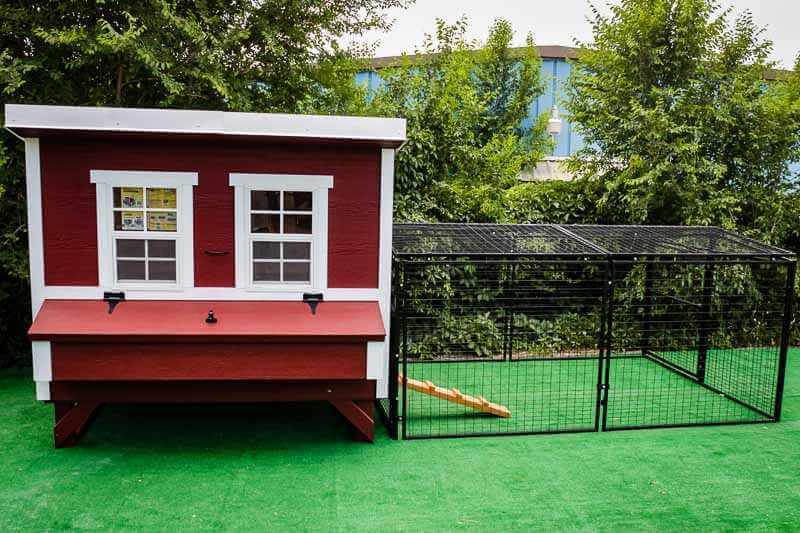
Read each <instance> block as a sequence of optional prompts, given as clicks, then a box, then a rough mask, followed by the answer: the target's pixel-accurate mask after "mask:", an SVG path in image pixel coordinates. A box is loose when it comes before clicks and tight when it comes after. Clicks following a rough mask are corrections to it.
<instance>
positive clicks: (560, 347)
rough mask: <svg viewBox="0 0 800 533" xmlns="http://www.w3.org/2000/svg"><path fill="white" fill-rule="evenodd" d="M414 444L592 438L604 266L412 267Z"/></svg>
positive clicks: (406, 277)
mask: <svg viewBox="0 0 800 533" xmlns="http://www.w3.org/2000/svg"><path fill="white" fill-rule="evenodd" d="M396 266H397V267H398V268H399V269H400V272H402V274H401V277H402V280H401V286H402V294H403V302H402V309H401V321H402V326H401V331H402V343H403V344H402V348H401V354H402V360H401V367H402V369H401V372H400V373H399V374H400V380H401V381H402V383H403V384H404V385H405V386H404V387H403V398H402V406H401V411H400V412H401V413H402V417H403V421H404V425H403V427H404V436H405V438H415V437H439V436H448V435H449V436H454V435H482V434H497V433H501V434H502V433H548V432H563V431H582V430H594V429H595V428H596V426H597V407H598V379H599V377H600V366H599V365H600V353H599V339H600V338H601V337H600V335H601V325H602V313H603V305H602V301H603V294H604V290H605V289H604V285H605V283H604V277H605V276H606V272H605V267H606V263H605V261H597V260H596V259H591V258H588V257H586V258H582V259H575V260H570V261H566V260H544V259H540V260H517V261H503V260H500V261H498V260H466V259H455V260H430V261H405V262H402V263H401V264H399V265H396Z"/></svg>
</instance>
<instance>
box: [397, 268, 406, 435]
mask: <svg viewBox="0 0 800 533" xmlns="http://www.w3.org/2000/svg"><path fill="white" fill-rule="evenodd" d="M398 264H399V265H400V268H399V269H398V276H399V280H398V290H400V291H401V294H402V297H401V298H400V299H399V300H398V303H399V305H398V308H399V309H400V317H399V322H400V354H399V360H398V363H399V364H400V365H402V368H403V387H402V393H403V404H402V405H403V408H402V409H401V410H400V413H399V414H398V416H397V423H398V424H400V427H401V432H400V434H401V435H402V438H403V440H405V439H406V437H407V428H406V417H407V416H408V381H407V380H408V327H407V324H406V292H405V286H406V284H405V281H406V280H405V270H406V267H405V261H401V262H399V263H398ZM398 381H399V380H398Z"/></svg>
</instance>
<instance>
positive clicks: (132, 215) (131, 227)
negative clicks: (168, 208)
mask: <svg viewBox="0 0 800 533" xmlns="http://www.w3.org/2000/svg"><path fill="white" fill-rule="evenodd" d="M121 229H122V230H123V231H142V230H144V215H143V214H142V212H141V211H123V212H122V228H121Z"/></svg>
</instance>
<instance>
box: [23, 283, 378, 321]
mask: <svg viewBox="0 0 800 533" xmlns="http://www.w3.org/2000/svg"><path fill="white" fill-rule="evenodd" d="M303 292H304V291H298V290H291V289H287V290H281V291H270V292H267V291H247V290H244V289H239V288H236V287H191V288H187V289H184V290H183V291H181V292H180V294H179V297H178V298H176V297H175V296H173V295H170V294H168V293H167V292H166V291H160V290H142V289H125V299H126V300H174V299H180V300H230V301H247V300H266V301H280V300H283V301H301V300H302V299H303ZM306 292H307V291H306ZM323 294H324V298H325V300H329V301H332V302H348V301H350V302H379V301H380V298H381V294H380V291H379V290H378V289H350V288H347V289H342V288H339V289H337V288H332V289H331V288H329V289H326V290H325V291H324V292H323ZM42 298H43V299H48V300H102V299H103V288H102V287H94V286H85V285H84V286H63V285H48V286H45V287H43V288H42ZM37 311H38V309H37ZM384 327H386V328H388V325H384Z"/></svg>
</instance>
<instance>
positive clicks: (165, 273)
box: [147, 261, 176, 281]
mask: <svg viewBox="0 0 800 533" xmlns="http://www.w3.org/2000/svg"><path fill="white" fill-rule="evenodd" d="M147 263H148V265H147V266H148V268H149V269H150V279H151V280H158V281H175V279H176V278H175V261H148V262H147Z"/></svg>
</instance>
